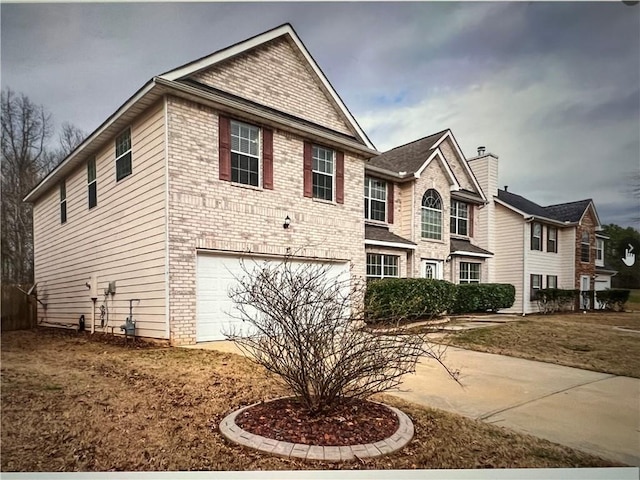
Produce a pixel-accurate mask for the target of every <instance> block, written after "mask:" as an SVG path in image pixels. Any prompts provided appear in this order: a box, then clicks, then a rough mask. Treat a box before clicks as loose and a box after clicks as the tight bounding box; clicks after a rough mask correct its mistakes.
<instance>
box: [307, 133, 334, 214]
mask: <svg viewBox="0 0 640 480" xmlns="http://www.w3.org/2000/svg"><path fill="white" fill-rule="evenodd" d="M312 159H313V166H312V170H311V171H312V173H313V198H319V199H321V200H329V201H332V200H333V181H334V178H335V169H334V164H335V152H334V151H333V150H330V149H328V148H324V147H319V146H317V145H314V146H313V153H312Z"/></svg>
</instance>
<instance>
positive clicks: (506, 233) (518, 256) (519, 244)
mask: <svg viewBox="0 0 640 480" xmlns="http://www.w3.org/2000/svg"><path fill="white" fill-rule="evenodd" d="M494 213H495V221H496V225H495V227H494V228H495V231H496V232H500V233H499V235H496V237H495V248H494V251H493V253H494V257H493V268H494V272H495V273H494V281H495V282H498V283H510V284H511V285H513V286H515V287H516V300H515V302H514V304H513V306H512V307H511V308H509V309H505V310H501V311H503V312H507V313H516V312H517V313H522V300H523V295H524V291H523V289H524V284H523V268H524V267H523V262H524V250H523V249H524V242H525V238H524V231H523V219H522V217H521V216H520V215H518V214H517V213H514V212H512V211H511V210H509V209H507V208H506V207H503V206H502V205H499V204H497V205H496V206H495V212H494ZM528 240H529V238H528V237H527V241H528Z"/></svg>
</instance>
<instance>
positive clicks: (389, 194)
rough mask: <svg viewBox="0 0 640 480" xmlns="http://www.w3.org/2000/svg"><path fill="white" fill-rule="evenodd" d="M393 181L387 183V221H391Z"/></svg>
mask: <svg viewBox="0 0 640 480" xmlns="http://www.w3.org/2000/svg"><path fill="white" fill-rule="evenodd" d="M393 195H394V192H393V183H391V182H389V183H387V223H393Z"/></svg>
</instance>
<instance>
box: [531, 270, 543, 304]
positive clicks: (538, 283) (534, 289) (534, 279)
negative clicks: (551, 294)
mask: <svg viewBox="0 0 640 480" xmlns="http://www.w3.org/2000/svg"><path fill="white" fill-rule="evenodd" d="M541 288H542V275H531V301H534V300H536V298H537V295H538V291H540V289H541Z"/></svg>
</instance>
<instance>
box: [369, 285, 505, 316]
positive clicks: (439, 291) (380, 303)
mask: <svg viewBox="0 0 640 480" xmlns="http://www.w3.org/2000/svg"><path fill="white" fill-rule="evenodd" d="M515 298H516V289H515V287H514V286H513V285H509V284H502V283H474V284H463V285H455V284H453V283H450V282H447V281H445V280H432V279H427V278H385V279H382V280H374V281H371V282H370V283H369V284H368V285H367V292H366V295H365V321H366V322H367V323H376V322H398V321H401V320H415V319H419V318H432V317H435V316H437V315H441V314H442V313H444V312H450V313H476V312H487V311H492V312H497V311H498V310H500V309H502V308H509V307H511V306H512V305H513V303H514V302H515Z"/></svg>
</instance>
